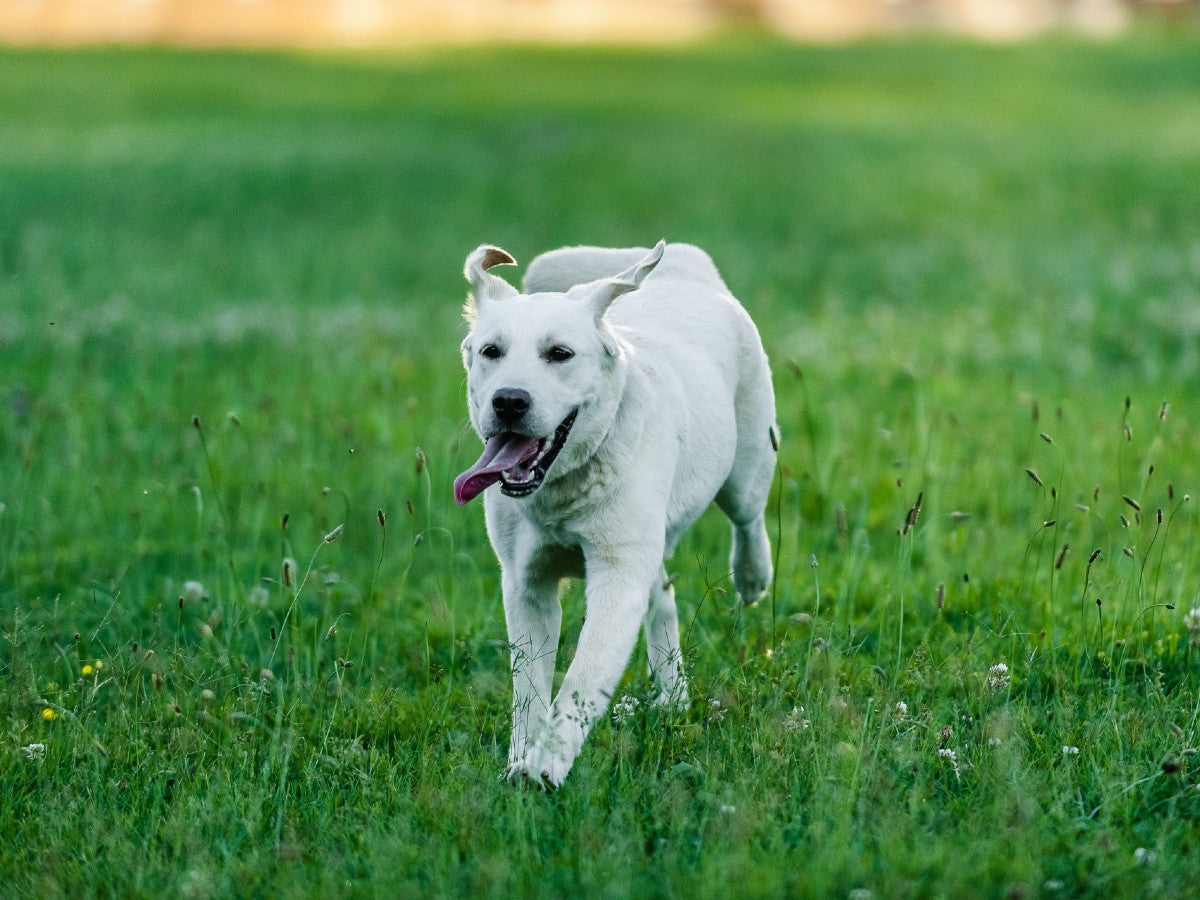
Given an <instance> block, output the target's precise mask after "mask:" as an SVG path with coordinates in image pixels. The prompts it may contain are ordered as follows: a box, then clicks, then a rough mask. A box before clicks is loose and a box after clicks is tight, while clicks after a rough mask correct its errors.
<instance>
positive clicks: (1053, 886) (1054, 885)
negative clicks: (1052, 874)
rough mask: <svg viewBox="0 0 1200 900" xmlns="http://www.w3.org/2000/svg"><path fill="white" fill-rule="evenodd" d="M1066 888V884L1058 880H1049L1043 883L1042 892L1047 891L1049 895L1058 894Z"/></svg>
mask: <svg viewBox="0 0 1200 900" xmlns="http://www.w3.org/2000/svg"><path fill="white" fill-rule="evenodd" d="M1066 886H1067V885H1066V883H1065V882H1064V881H1062V880H1061V879H1058V878H1047V879H1046V880H1045V881H1044V882H1042V890H1044V891H1046V893H1048V894H1057V893H1058V892H1059V891H1061V890H1062V889H1063V888H1065V887H1066Z"/></svg>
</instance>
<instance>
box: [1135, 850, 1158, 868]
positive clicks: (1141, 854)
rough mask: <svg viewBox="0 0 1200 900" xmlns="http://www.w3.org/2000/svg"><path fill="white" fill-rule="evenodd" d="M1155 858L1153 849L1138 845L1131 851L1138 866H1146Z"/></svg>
mask: <svg viewBox="0 0 1200 900" xmlns="http://www.w3.org/2000/svg"><path fill="white" fill-rule="evenodd" d="M1157 858H1158V854H1157V853H1155V852H1154V851H1153V850H1147V849H1146V848H1145V847H1138V848H1137V849H1136V850H1134V851H1133V861H1134V862H1136V863H1137V864H1138V865H1139V866H1148V865H1150V863H1152V862H1154V860H1155V859H1157Z"/></svg>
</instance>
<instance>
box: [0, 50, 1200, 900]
mask: <svg viewBox="0 0 1200 900" xmlns="http://www.w3.org/2000/svg"><path fill="white" fill-rule="evenodd" d="M1198 54H1200V37H1198V36H1197V35H1196V34H1195V33H1194V32H1185V33H1173V34H1172V33H1165V32H1157V31H1137V32H1135V33H1133V34H1131V35H1130V36H1128V37H1126V38H1124V39H1122V40H1120V41H1117V42H1113V43H1107V44H1094V43H1087V42H1080V41H1074V40H1070V39H1067V38H1063V37H1051V38H1046V39H1043V40H1040V41H1037V42H1033V43H1030V44H1025V45H1020V46H1014V47H985V46H979V45H974V44H969V43H960V42H954V41H949V40H938V39H932V38H914V39H909V40H904V41H900V40H895V41H891V40H889V41H877V42H868V43H863V44H859V45H854V46H850V47H843V48H824V49H822V48H805V47H796V46H791V45H787V44H784V43H778V42H775V41H772V40H769V39H765V38H762V37H760V36H755V35H746V34H738V33H735V34H729V35H724V36H722V37H721V38H720V39H713V40H711V41H707V42H705V43H703V44H699V45H695V46H688V47H683V48H676V49H668V50H661V49H660V50H646V49H641V50H632V49H616V48H600V49H549V48H519V47H514V48H506V47H494V48H462V49H446V50H429V51H420V52H408V53H403V54H400V53H397V54H371V55H339V54H329V55H298V54H253V53H234V52H220V53H217V52H182V51H178V52H177V51H170V50H164V49H144V50H118V49H99V50H77V51H41V50H14V49H5V50H0V111H2V112H0V888H2V889H3V893H4V894H5V895H6V896H30V897H32V896H37V897H53V896H145V897H150V896H188V897H205V896H221V895H230V894H236V895H239V896H292V895H297V896H317V895H342V894H345V895H350V896H360V895H363V896H461V895H472V896H477V897H489V896H521V895H532V896H565V895H588V896H606V897H626V896H638V897H705V896H729V895H731V894H732V895H736V896H798V897H807V896H814V897H815V896H822V897H823V896H835V897H837V896H842V897H845V896H850V897H854V898H856V900H865V898H867V897H870V896H874V897H879V898H883V897H939V896H947V897H949V896H983V897H1001V896H1003V897H1033V896H1045V897H1053V896H1081V895H1082V896H1112V895H1125V896H1151V897H1174V896H1184V895H1188V894H1191V893H1193V892H1194V890H1195V886H1196V885H1197V884H1200V790H1198V788H1200V760H1198V759H1197V757H1196V756H1195V755H1194V753H1195V748H1196V747H1197V746H1198V745H1200V733H1198V731H1200V611H1196V612H1193V610H1194V609H1195V608H1197V607H1200V571H1198V568H1200V559H1198V553H1197V549H1198V544H1197V530H1198V526H1200V496H1197V494H1198V492H1200V401H1198V399H1197V398H1198V397H1200V65H1198V64H1197V59H1198V58H1200V56H1198ZM659 237H666V238H668V239H670V240H683V241H690V242H694V243H697V244H699V245H701V246H703V247H704V248H705V249H707V250H708V251H709V252H710V253H711V254H712V256H713V257H714V259H715V260H716V262H717V264H718V266H719V267H720V268H721V270H722V272H723V274H724V275H725V278H726V280H727V282H728V283H729V285H730V286H731V288H732V289H733V291H734V292H735V293H736V294H737V295H738V296H739V297H740V298H741V299H742V301H743V302H744V304H745V305H746V307H747V308H748V309H749V311H750V312H751V314H752V315H753V316H754V318H755V319H756V320H757V322H758V323H759V326H760V328H761V330H762V332H763V337H764V342H765V344H766V347H767V350H768V353H769V354H770V356H771V359H772V364H773V371H774V378H775V385H776V391H777V396H778V405H779V420H780V425H781V429H782V432H783V445H782V449H781V455H780V470H779V477H778V480H777V485H776V490H775V493H774V494H773V496H772V501H771V513H770V531H771V535H772V539H773V541H775V542H776V544H777V555H778V565H777V570H778V572H777V576H778V577H777V579H776V583H775V585H774V588H773V590H772V592H771V594H770V596H769V597H768V598H766V599H765V600H764V601H763V602H762V603H760V604H759V605H758V606H756V607H754V608H750V609H743V608H742V607H741V605H740V604H739V603H738V602H737V600H736V598H735V596H734V595H733V592H732V589H731V586H730V584H729V579H728V573H727V562H726V557H727V553H728V534H727V529H726V526H725V523H724V520H723V518H722V517H721V516H720V515H719V514H716V513H710V514H709V515H707V516H706V517H705V518H704V519H702V520H701V522H700V523H699V525H698V526H697V527H696V528H695V529H694V531H693V532H692V533H691V535H690V536H689V537H688V538H687V539H686V540H685V541H684V543H683V544H682V545H681V547H680V548H679V550H678V551H677V552H676V554H675V556H674V558H673V559H672V561H671V563H670V567H669V570H670V571H671V573H672V574H673V575H674V576H675V578H676V585H677V591H678V597H679V600H680V608H681V619H682V627H683V630H684V638H683V640H684V649H685V655H686V658H687V664H688V667H689V671H690V675H691V685H692V693H693V699H692V703H691V706H690V708H689V709H687V710H684V711H680V712H665V711H661V710H655V709H652V708H650V704H649V702H648V701H649V697H650V686H649V683H648V679H647V677H646V675H645V671H644V668H645V657H644V650H642V649H639V650H638V651H637V655H636V656H635V659H634V661H633V664H632V665H631V668H630V671H629V673H628V675H627V676H626V679H625V681H624V682H623V684H622V688H621V691H622V697H623V702H622V704H621V712H620V714H618V715H616V716H609V717H607V718H606V719H605V720H604V721H603V722H602V723H601V724H600V725H599V726H598V727H597V729H596V730H595V732H594V733H593V735H592V737H591V738H590V739H589V742H588V744H587V745H586V747H585V749H584V752H583V754H582V755H581V757H580V759H579V761H578V762H577V764H576V766H575V768H574V770H573V772H572V773H571V775H570V777H569V779H568V781H567V783H566V784H565V786H564V787H563V788H562V789H561V790H559V791H558V792H556V793H554V794H551V795H544V794H541V793H538V792H535V791H523V790H516V789H513V788H511V787H509V786H508V785H506V784H503V783H501V782H500V781H499V780H498V776H499V774H500V772H501V770H502V768H503V765H504V761H505V753H506V749H507V741H508V734H507V728H508V722H507V717H508V705H509V691H510V680H509V675H508V655H507V648H506V644H505V632H504V619H503V613H502V609H501V604H500V592H499V580H498V572H497V566H496V563H495V560H494V557H493V555H492V553H491V550H490V548H489V546H488V544H487V540H486V536H485V533H484V529H483V522H482V510H481V508H480V507H479V505H478V504H474V505H472V506H468V507H466V508H463V509H459V508H458V507H456V506H455V505H454V502H453V498H452V496H451V489H450V485H451V481H452V479H453V477H454V475H455V474H457V473H458V472H459V471H461V470H462V469H464V468H465V467H466V466H467V465H468V464H469V463H470V462H471V461H473V460H474V458H475V456H476V455H477V453H478V448H479V443H478V439H477V438H476V437H475V436H474V435H473V433H471V431H470V429H469V427H468V425H467V423H466V416H465V405H464V378H463V374H462V370H461V365H460V361H459V357H458V344H459V341H460V340H461V337H462V335H463V333H464V328H463V324H462V321H461V307H462V301H463V299H464V297H465V293H466V285H465V283H464V282H463V280H462V278H461V267H462V261H463V258H464V256H465V255H466V253H467V252H468V251H469V250H471V249H472V248H473V247H475V246H476V245H477V244H479V243H481V242H484V241H487V242H492V243H496V244H499V245H501V246H503V247H505V248H506V249H508V250H509V251H510V252H512V253H513V254H514V255H515V256H516V257H517V259H518V260H528V259H529V258H530V257H532V256H533V255H534V254H536V253H537V252H540V251H541V250H544V249H547V248H550V247H554V246H559V245H563V244H570V243H597V244H611V245H630V244H641V245H648V244H650V243H652V242H653V241H655V240H657V239H658V238H659ZM505 274H508V273H507V272H506V273H505ZM563 602H564V611H565V616H564V645H563V651H562V652H561V653H560V655H559V670H560V675H561V671H562V669H563V667H564V665H565V661H566V660H568V659H569V658H570V655H571V653H572V652H573V649H574V641H575V639H576V637H577V635H578V630H579V625H580V621H581V617H582V613H583V610H582V603H581V594H580V590H579V587H578V585H573V586H570V587H568V588H567V589H566V591H565V593H564V597H563Z"/></svg>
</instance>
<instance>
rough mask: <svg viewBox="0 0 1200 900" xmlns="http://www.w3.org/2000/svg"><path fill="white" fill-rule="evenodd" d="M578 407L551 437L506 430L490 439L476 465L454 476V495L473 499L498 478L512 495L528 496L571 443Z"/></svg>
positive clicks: (502, 488) (462, 499)
mask: <svg viewBox="0 0 1200 900" xmlns="http://www.w3.org/2000/svg"><path fill="white" fill-rule="evenodd" d="M576 413H578V410H576V411H575V412H572V413H571V414H570V415H569V416H567V417H566V418H565V419H563V420H562V422H560V423H559V425H558V427H557V428H556V429H554V434H552V435H550V436H549V437H542V438H538V437H530V436H529V435H525V434H517V433H516V432H515V431H502V432H500V433H499V434H497V435H494V436H493V437H491V438H489V439H488V442H487V446H485V447H484V448H483V455H482V456H480V457H479V459H478V460H476V462H475V465H473V466H471V468H469V469H467V471H465V472H463V473H462V474H461V475H459V476H458V477H457V478H455V479H454V499H455V500H456V501H457V502H458V505H459V506H462V505H463V504H464V503H468V502H470V501H471V500H472V499H474V498H475V497H477V496H478V495H479V494H481V493H483V492H484V491H485V490H486V489H487V488H489V487H491V486H492V485H493V484H495V483H496V482H497V481H498V482H500V491H501V492H502V493H504V494H507V495H508V496H509V497H528V496H529V495H530V494H532V493H533V492H534V491H536V490H537V489H538V488H539V487H541V484H542V480H543V479H544V478H545V477H546V472H548V471H549V470H550V466H551V464H553V462H554V460H556V459H557V458H558V454H559V453H561V452H562V448H563V447H564V446H565V445H566V443H567V435H568V434H570V433H571V426H572V425H574V424H575V415H576Z"/></svg>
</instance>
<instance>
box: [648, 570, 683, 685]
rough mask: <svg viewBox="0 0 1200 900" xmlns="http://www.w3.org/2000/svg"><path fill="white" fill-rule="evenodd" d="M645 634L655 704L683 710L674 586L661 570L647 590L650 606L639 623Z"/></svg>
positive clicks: (681, 670)
mask: <svg viewBox="0 0 1200 900" xmlns="http://www.w3.org/2000/svg"><path fill="white" fill-rule="evenodd" d="M642 627H643V629H644V630H645V633H646V655H647V656H648V657H649V659H650V677H651V678H653V679H654V685H655V687H656V688H657V689H658V694H657V696H656V697H655V700H654V702H655V704H657V705H659V706H675V705H677V706H680V707H683V706H686V705H687V700H688V691H687V679H686V678H685V677H684V675H683V654H682V651H681V649H680V646H679V614H678V612H677V611H676V609H675V586H674V585H673V584H671V579H670V578H668V577H667V572H666V570H665V569H664V570H663V573H662V577H661V578H659V579H657V580H656V581H655V582H654V586H653V587H652V588H651V589H650V606H649V608H648V609H647V610H646V617H645V618H644V619H643V620H642Z"/></svg>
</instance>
